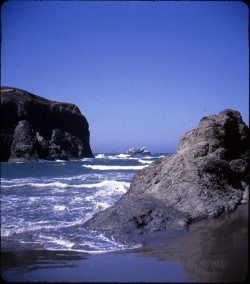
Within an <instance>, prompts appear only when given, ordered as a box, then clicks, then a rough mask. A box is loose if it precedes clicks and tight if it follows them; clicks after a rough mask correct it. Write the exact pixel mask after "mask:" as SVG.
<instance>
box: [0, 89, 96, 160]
mask: <svg viewBox="0 0 250 284" xmlns="http://www.w3.org/2000/svg"><path fill="white" fill-rule="evenodd" d="M0 138H1V139H0V143H1V154H0V161H1V162H3V161H6V162H7V161H9V162H29V161H38V160H39V159H45V160H56V159H60V160H71V159H76V158H84V157H93V153H92V151H91V148H90V144H89V125H88V122H87V120H86V118H85V117H84V116H83V115H82V114H81V112H80V110H79V108H78V107H77V106H76V105H74V104H69V103H61V102H55V101H50V100H47V99H45V98H42V97H39V96H36V95H34V94H31V93H29V92H27V91H24V90H20V89H17V88H12V87H1V137H0Z"/></svg>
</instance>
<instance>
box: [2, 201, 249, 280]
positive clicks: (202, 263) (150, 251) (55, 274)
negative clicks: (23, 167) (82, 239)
mask: <svg viewBox="0 0 250 284" xmlns="http://www.w3.org/2000/svg"><path fill="white" fill-rule="evenodd" d="M136 239H137V240H138V241H140V242H141V243H142V244H143V245H142V247H141V248H137V249H132V250H124V251H117V252H109V253H102V254H95V255H94V254H93V255H90V254H85V253H79V252H67V251H42V250H41V251H39V250H36V251H32V250H30V251H28V250H26V251H5V252H2V253H1V259H2V262H1V265H2V268H1V276H2V278H3V279H4V280H6V281H11V282H29V281H31V282H36V281H44V282H151V283H153V282H210V283H211V282H217V283H218V282H239V281H243V280H244V279H245V278H246V277H247V275H248V253H247V252H248V204H244V205H240V206H239V207H238V208H237V209H236V210H235V211H234V212H232V213H230V214H228V215H224V216H221V217H218V218H215V219H206V220H201V221H198V222H195V223H194V224H191V225H190V228H189V229H188V230H186V231H183V230H166V231H162V232H158V233H153V234H150V235H142V236H139V237H137V238H136Z"/></svg>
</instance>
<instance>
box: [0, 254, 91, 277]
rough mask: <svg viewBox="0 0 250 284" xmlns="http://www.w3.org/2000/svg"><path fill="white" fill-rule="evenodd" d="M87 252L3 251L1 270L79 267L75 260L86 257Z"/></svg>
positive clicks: (22, 271) (29, 270) (28, 270)
mask: <svg viewBox="0 0 250 284" xmlns="http://www.w3.org/2000/svg"><path fill="white" fill-rule="evenodd" d="M86 258H87V254H86V256H85V254H83V253H77V252H65V251H58V252H57V251H46V250H20V251H13V252H7V251H6V252H2V253H1V260H2V261H1V271H5V270H8V269H11V268H15V270H16V271H17V272H18V271H20V272H21V273H25V272H31V271H35V270H37V269H46V268H65V267H67V268H70V267H71V268H73V267H78V266H79V265H77V264H76V263H77V262H75V260H82V259H86Z"/></svg>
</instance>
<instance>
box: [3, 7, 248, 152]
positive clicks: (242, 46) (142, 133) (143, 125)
mask: <svg viewBox="0 0 250 284" xmlns="http://www.w3.org/2000/svg"><path fill="white" fill-rule="evenodd" d="M1 13H2V15H1V16H2V50H1V52H2V66H1V72H2V73H1V80H2V85H5V86H12V87H17V88H21V89H24V90H27V91H29V92H32V93H34V94H37V95H39V96H42V97H45V98H47V99H50V100H57V101H63V102H70V103H74V104H76V105H77V106H79V108H80V110H81V112H82V114H83V115H85V116H86V118H87V120H88V122H89V125H90V133H91V136H90V142H91V147H92V150H93V152H95V153H97V152H125V151H127V149H128V148H130V147H141V146H146V147H147V148H148V149H149V150H150V151H152V152H174V151H175V150H176V146H177V144H178V141H179V137H180V135H182V134H183V133H184V132H186V131H188V130H190V129H192V128H194V127H196V126H197V125H198V123H199V121H200V119H201V118H202V117H203V116H205V115H209V114H217V113H218V112H219V111H222V110H224V109H225V108H231V109H235V110H238V111H240V112H241V114H242V116H243V119H244V120H245V121H246V122H247V123H248V120H249V108H248V103H249V93H248V87H249V85H248V84H249V83H248V74H249V66H248V7H247V6H246V5H245V4H244V3H243V2H238V1H228V2H227V1H226V2H223V1H222V2H220V1H208V2H201V1H186V2H181V1H174V2H170V1H161V2H159V1H156V2H155V1H152V2H151V1H107V2H104V1H90V2H85V1H9V2H6V3H5V4H4V5H3V6H2V9H1Z"/></svg>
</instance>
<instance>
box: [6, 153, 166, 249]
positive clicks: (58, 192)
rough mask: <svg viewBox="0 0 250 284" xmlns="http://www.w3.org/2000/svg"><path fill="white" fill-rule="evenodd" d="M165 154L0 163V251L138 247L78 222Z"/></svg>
mask: <svg viewBox="0 0 250 284" xmlns="http://www.w3.org/2000/svg"><path fill="white" fill-rule="evenodd" d="M163 155H164V154H155V155H147V156H135V155H128V154H97V155H96V157H95V158H86V159H81V160H75V161H61V160H58V161H53V162H49V161H39V162H36V163H1V248H2V251H8V250H12V251H13V250H19V249H22V250H23V249H29V250H30V249H31V250H57V251H58V250H67V251H80V252H86V253H103V252H110V251H116V250H122V249H130V248H136V247H139V246H140V244H136V243H127V244H124V243H119V242H118V241H117V240H115V239H113V238H110V239H108V238H107V237H105V236H104V235H103V234H101V233H100V232H96V231H90V230H86V229H84V228H83V227H82V224H83V223H84V222H85V221H86V220H88V219H90V218H91V217H92V216H93V215H94V214H95V213H97V212H99V211H102V210H105V209H106V208H108V207H110V206H112V205H113V204H114V203H115V202H116V201H117V200H118V199H119V198H120V197H121V196H122V195H123V194H124V193H125V192H126V191H127V190H128V189H129V186H130V182H131V180H132V177H133V175H134V174H135V173H136V172H137V171H138V170H140V169H142V168H144V167H147V166H148V165H149V164H150V163H152V162H153V161H154V160H156V159H159V158H160V157H162V156H163Z"/></svg>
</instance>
